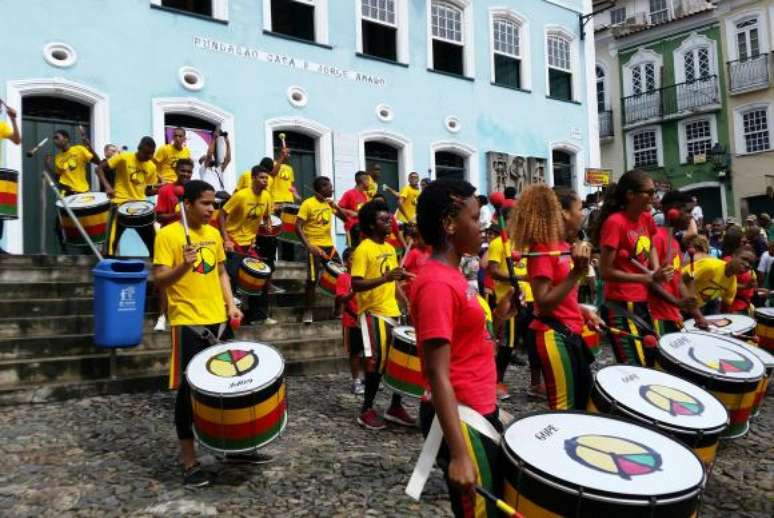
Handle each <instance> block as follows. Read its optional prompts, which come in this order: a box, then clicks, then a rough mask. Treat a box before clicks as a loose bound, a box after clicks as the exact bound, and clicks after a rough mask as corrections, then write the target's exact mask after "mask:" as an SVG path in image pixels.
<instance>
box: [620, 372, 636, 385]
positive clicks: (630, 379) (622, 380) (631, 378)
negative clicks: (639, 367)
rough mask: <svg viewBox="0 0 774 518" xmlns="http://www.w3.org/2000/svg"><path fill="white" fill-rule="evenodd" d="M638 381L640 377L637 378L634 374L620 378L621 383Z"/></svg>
mask: <svg viewBox="0 0 774 518" xmlns="http://www.w3.org/2000/svg"><path fill="white" fill-rule="evenodd" d="M638 379H640V377H639V376H637V375H636V374H633V373H632V374H627V375H626V376H624V377H623V378H621V383H629V382H630V381H634V380H638Z"/></svg>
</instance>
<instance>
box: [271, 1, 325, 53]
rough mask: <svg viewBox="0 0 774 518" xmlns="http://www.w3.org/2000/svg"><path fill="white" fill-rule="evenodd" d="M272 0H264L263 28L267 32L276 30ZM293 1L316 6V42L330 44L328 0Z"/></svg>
mask: <svg viewBox="0 0 774 518" xmlns="http://www.w3.org/2000/svg"><path fill="white" fill-rule="evenodd" d="M271 1H272V0H263V30H265V31H267V32H274V31H272V28H271ZM293 1H294V2H298V3H300V4H307V5H313V6H314V43H319V44H320V45H329V44H330V43H329V32H328V0H300V1H299V0H293Z"/></svg>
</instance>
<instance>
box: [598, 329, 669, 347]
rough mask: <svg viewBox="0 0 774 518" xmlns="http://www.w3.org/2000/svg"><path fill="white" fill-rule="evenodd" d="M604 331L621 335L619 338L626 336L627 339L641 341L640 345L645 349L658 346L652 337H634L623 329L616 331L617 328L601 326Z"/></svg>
mask: <svg viewBox="0 0 774 518" xmlns="http://www.w3.org/2000/svg"><path fill="white" fill-rule="evenodd" d="M603 327H604V328H605V329H607V330H608V331H610V332H611V333H613V334H614V335H621V336H628V337H629V338H634V339H635V340H642V345H644V346H645V347H657V346H658V340H657V339H656V337H655V336H653V335H642V336H639V335H635V334H632V333H629V332H627V331H624V330H623V329H618V328H617V327H610V326H608V325H604V326H603Z"/></svg>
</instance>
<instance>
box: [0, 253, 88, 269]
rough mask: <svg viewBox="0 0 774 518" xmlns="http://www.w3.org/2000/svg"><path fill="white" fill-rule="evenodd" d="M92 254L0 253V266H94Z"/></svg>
mask: <svg viewBox="0 0 774 518" xmlns="http://www.w3.org/2000/svg"><path fill="white" fill-rule="evenodd" d="M95 264H97V258H96V257H94V256H93V255H11V254H5V255H0V268H8V267H11V266H37V267H46V266H49V267H50V266H94V265H95Z"/></svg>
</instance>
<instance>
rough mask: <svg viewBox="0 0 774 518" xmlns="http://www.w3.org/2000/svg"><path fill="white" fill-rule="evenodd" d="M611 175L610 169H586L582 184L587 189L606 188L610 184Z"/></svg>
mask: <svg viewBox="0 0 774 518" xmlns="http://www.w3.org/2000/svg"><path fill="white" fill-rule="evenodd" d="M612 174H613V170H612V169H590V168H586V178H585V181H584V183H585V184H586V185H588V186H589V187H607V186H608V184H610V177H611V176H612Z"/></svg>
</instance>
